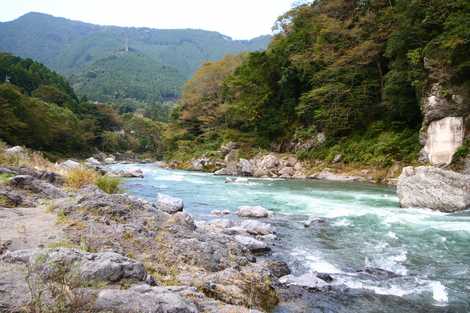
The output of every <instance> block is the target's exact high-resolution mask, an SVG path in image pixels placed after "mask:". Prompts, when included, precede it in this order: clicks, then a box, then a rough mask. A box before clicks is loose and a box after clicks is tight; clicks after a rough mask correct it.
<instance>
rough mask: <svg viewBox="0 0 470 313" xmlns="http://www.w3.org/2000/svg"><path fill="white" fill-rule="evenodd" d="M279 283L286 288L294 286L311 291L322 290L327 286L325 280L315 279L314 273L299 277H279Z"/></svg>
mask: <svg viewBox="0 0 470 313" xmlns="http://www.w3.org/2000/svg"><path fill="white" fill-rule="evenodd" d="M279 282H280V283H281V284H284V285H287V286H290V285H294V286H300V287H307V288H312V289H323V288H326V287H328V285H329V284H328V283H327V282H326V281H325V280H323V279H321V278H319V277H317V274H315V273H305V274H303V275H300V276H294V275H287V276H283V277H281V278H280V279H279Z"/></svg>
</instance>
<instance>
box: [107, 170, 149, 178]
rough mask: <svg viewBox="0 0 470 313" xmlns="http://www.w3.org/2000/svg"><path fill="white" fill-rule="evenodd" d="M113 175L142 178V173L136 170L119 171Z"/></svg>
mask: <svg viewBox="0 0 470 313" xmlns="http://www.w3.org/2000/svg"><path fill="white" fill-rule="evenodd" d="M113 174H114V175H116V176H119V177H126V178H144V172H143V171H142V170H141V169H138V168H131V169H127V170H121V171H118V172H114V173H113Z"/></svg>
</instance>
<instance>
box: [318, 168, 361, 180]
mask: <svg viewBox="0 0 470 313" xmlns="http://www.w3.org/2000/svg"><path fill="white" fill-rule="evenodd" d="M309 178H313V179H320V180H330V181H340V182H348V181H365V180H366V179H364V178H363V177H360V176H348V175H340V174H335V173H332V172H330V171H327V170H324V171H321V172H320V173H318V174H315V175H312V176H309Z"/></svg>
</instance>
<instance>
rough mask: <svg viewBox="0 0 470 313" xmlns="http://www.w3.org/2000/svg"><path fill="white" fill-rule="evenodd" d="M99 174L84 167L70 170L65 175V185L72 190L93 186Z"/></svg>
mask: <svg viewBox="0 0 470 313" xmlns="http://www.w3.org/2000/svg"><path fill="white" fill-rule="evenodd" d="M98 178H99V174H98V173H97V172H96V171H94V170H91V169H88V168H86V167H78V168H75V169H71V170H69V171H67V172H66V174H65V184H66V186H67V187H70V188H72V189H80V188H82V187H85V186H87V185H95V184H96V181H97V180H98Z"/></svg>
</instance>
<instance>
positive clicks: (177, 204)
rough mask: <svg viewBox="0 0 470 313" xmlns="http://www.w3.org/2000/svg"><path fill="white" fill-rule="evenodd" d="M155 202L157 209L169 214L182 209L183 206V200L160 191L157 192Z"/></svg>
mask: <svg viewBox="0 0 470 313" xmlns="http://www.w3.org/2000/svg"><path fill="white" fill-rule="evenodd" d="M155 204H156V206H157V208H158V209H160V210H162V211H164V212H167V213H170V214H174V213H176V212H180V211H183V208H184V203H183V200H181V199H179V198H174V197H171V196H168V195H165V194H162V193H159V194H157V201H156V203H155Z"/></svg>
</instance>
